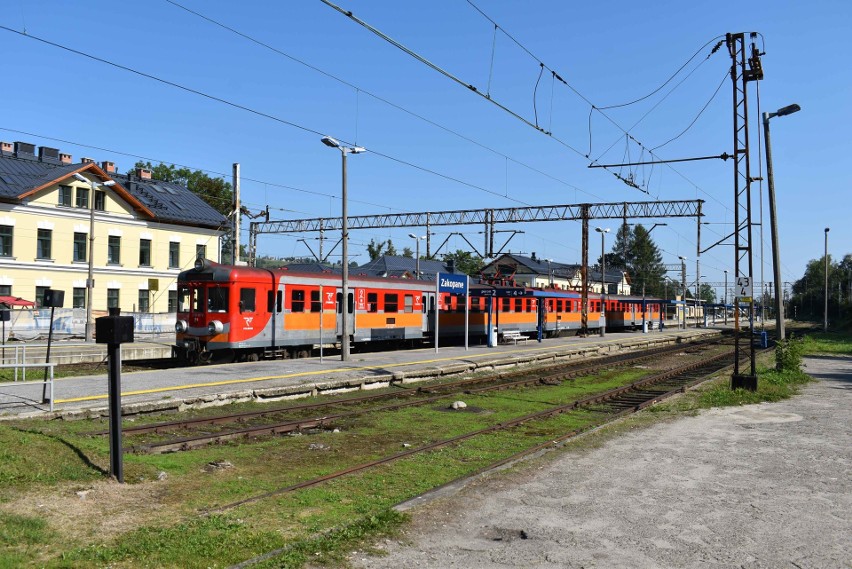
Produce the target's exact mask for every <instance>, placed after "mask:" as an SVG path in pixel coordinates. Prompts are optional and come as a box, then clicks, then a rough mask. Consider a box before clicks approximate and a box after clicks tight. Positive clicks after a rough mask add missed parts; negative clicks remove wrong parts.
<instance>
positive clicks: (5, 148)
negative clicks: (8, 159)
mask: <svg viewBox="0 0 852 569" xmlns="http://www.w3.org/2000/svg"><path fill="white" fill-rule="evenodd" d="M13 151H14V146H12V143H11V142H0V152H2V153H3V154H6V153H7V152H8V153H9V154H11V153H12V152H13Z"/></svg>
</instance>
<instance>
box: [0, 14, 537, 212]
mask: <svg viewBox="0 0 852 569" xmlns="http://www.w3.org/2000/svg"><path fill="white" fill-rule="evenodd" d="M0 30H5V31H7V32H10V33H13V34H17V35H19V36H22V37H25V38H28V39H32V40H35V41H38V42H41V43H44V44H46V45H50V46H52V47H56V48H58V49H62V50H64V51H68V52H70V53H74V54H77V55H80V56H82V57H85V58H88V59H91V60H94V61H97V62H100V63H104V64H106V65H109V66H111V67H115V68H117V69H121V70H124V71H128V72H130V73H133V74H135V75H138V76H140V77H144V78H148V79H151V80H153V81H157V82H159V83H162V84H164V85H168V86H171V87H175V88H177V89H180V90H183V91H186V92H188V93H192V94H196V95H198V96H201V97H204V98H207V99H210V100H212V101H216V102H220V103H222V104H225V105H228V106H230V107H233V108H236V109H239V110H243V111H246V112H249V113H252V114H255V115H257V116H260V117H263V118H268V119H270V120H273V121H275V122H278V123H280V124H284V125H287V126H291V127H293V128H296V129H298V130H302V131H304V132H308V133H311V134H315V135H317V136H326V134H325V133H321V132H320V131H318V130H314V129H312V128H309V127H306V126H303V125H300V124H298V123H295V122H292V121H289V120H286V119H282V118H280V117H276V116H275V115H272V114H269V113H266V112H263V111H259V110H257V109H253V108H251V107H247V106H245V105H242V104H240V103H235V102H233V101H229V100H228V99H224V98H221V97H218V96H215V95H211V94H209V93H205V92H203V91H200V90H198V89H194V88H192V87H187V86H184V85H181V84H179V83H176V82H174V81H169V80H167V79H162V78H160V77H157V76H156V75H152V74H150V73H145V72H143V71H138V70H136V69H133V68H132V67H128V66H126V65H122V64H119V63H114V62H112V61H109V60H108V59H104V58H102V57H98V56H95V55H92V54H89V53H86V52H83V51H80V50H77V49H74V48H71V47H68V46H65V45H62V44H59V43H56V42H53V41H50V40H47V39H44V38H41V37H39V36H34V35H32V34H23V33H21V32H19V31H18V30H15V29H12V28H9V27H7V26H4V25H2V24H0ZM338 140H339V141H341V142H343V143H345V144H349V141H347V140H345V139H343V138H338ZM370 153H371V154H374V155H376V156H381V157H383V158H386V159H389V160H392V161H394V162H397V163H400V164H404V165H406V166H409V167H412V168H415V169H418V170H420V171H423V172H427V173H429V174H432V175H435V176H438V177H441V178H444V179H446V180H449V181H453V182H456V183H460V184H462V185H465V186H467V187H469V188H473V189H477V190H480V191H483V192H487V193H489V194H491V195H494V196H498V197H501V198H503V199H508V200H509V201H512V202H515V203H518V204H521V205H530V204H527V203H526V202H523V201H521V200H518V199H515V198H507V197H505V196H503V195H502V194H501V193H500V192H495V191H493V190H488V189H487V188H484V187H482V186H479V185H477V184H473V183H470V182H464V181H462V180H460V179H459V178H455V177H453V176H449V175H446V174H441V173H439V172H437V171H436V170H433V169H430V168H426V167H424V166H419V165H416V164H414V163H412V162H408V161H406V160H402V159H400V158H395V157H393V156H391V155H389V154H387V153H383V152H381V151H379V150H377V149H375V148H370Z"/></svg>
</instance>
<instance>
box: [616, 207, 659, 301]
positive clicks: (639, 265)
mask: <svg viewBox="0 0 852 569" xmlns="http://www.w3.org/2000/svg"><path fill="white" fill-rule="evenodd" d="M610 259H612V261H610ZM610 262H612V265H610ZM607 266H613V267H618V268H622V269H623V270H625V271H627V274H628V275H629V277H630V283H631V287H632V291H633V293H634V294H642V291H643V287H644V292H645V294H646V295H649V296H662V295H663V294H664V288H665V285H664V283H663V278H664V277H665V274H666V266H665V265H664V264H663V256H662V255H661V254H660V250H659V249H658V248H657V245H656V244H655V243H654V241H653V239H651V234H650V232H649V231H648V230H647V229H645V227H644V226H643V225H642V224H638V225H636V226H634V227H633V229H632V230H631V229H630V226H629V225H622V226H621V227H620V228H619V230H618V233H617V234H616V238H615V243H614V244H613V247H612V253H609V254H607Z"/></svg>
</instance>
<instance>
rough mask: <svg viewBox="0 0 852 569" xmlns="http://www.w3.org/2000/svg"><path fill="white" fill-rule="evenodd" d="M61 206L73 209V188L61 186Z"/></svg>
mask: <svg viewBox="0 0 852 569" xmlns="http://www.w3.org/2000/svg"><path fill="white" fill-rule="evenodd" d="M59 205H61V206H64V207H71V186H59Z"/></svg>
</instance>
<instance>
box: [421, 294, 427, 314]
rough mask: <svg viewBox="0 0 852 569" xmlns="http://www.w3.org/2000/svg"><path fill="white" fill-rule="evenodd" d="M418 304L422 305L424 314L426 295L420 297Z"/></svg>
mask: <svg viewBox="0 0 852 569" xmlns="http://www.w3.org/2000/svg"><path fill="white" fill-rule="evenodd" d="M420 306H422V307H423V314H426V295H425V294H424V295H423V296H421V297H420Z"/></svg>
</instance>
